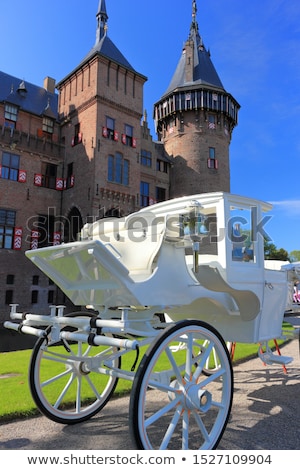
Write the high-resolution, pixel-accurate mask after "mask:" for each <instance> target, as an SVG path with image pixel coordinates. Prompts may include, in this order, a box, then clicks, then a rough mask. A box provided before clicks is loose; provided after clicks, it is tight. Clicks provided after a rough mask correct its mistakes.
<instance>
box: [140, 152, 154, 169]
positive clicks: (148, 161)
mask: <svg viewBox="0 0 300 470" xmlns="http://www.w3.org/2000/svg"><path fill="white" fill-rule="evenodd" d="M141 165H143V166H148V167H149V168H151V166H152V153H151V152H149V151H148V150H142V151H141Z"/></svg>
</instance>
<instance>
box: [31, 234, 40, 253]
mask: <svg viewBox="0 0 300 470" xmlns="http://www.w3.org/2000/svg"><path fill="white" fill-rule="evenodd" d="M39 236H40V232H39V231H38V230H31V243H30V249H31V250H36V249H37V248H38V246H39Z"/></svg>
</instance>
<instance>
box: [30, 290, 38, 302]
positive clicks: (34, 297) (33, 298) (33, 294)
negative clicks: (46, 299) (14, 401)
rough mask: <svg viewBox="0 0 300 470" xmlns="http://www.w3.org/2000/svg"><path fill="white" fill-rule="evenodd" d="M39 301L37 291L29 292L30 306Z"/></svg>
mask: <svg viewBox="0 0 300 470" xmlns="http://www.w3.org/2000/svg"><path fill="white" fill-rule="evenodd" d="M38 299H39V291H38V290H33V291H32V292H31V303H32V304H37V303H38Z"/></svg>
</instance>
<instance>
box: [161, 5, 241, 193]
mask: <svg viewBox="0 0 300 470" xmlns="http://www.w3.org/2000/svg"><path fill="white" fill-rule="evenodd" d="M196 15H197V4H196V1H195V0H193V2H192V23H191V27H190V32H189V37H188V39H187V41H186V43H185V45H184V48H183V51H182V54H181V58H180V60H179V62H178V65H177V68H176V71H175V73H174V75H173V78H172V80H171V82H170V85H169V87H168V89H167V91H166V92H165V93H164V95H163V96H162V98H161V99H160V100H159V101H158V102H157V103H156V104H155V105H154V119H155V121H156V132H157V135H158V140H159V141H161V142H163V144H164V146H165V150H166V152H167V154H168V155H169V156H170V157H172V158H173V163H174V164H173V168H172V174H171V181H170V183H171V186H170V188H171V189H170V197H180V196H183V195H189V194H197V193H203V192H211V191H230V168H229V145H230V141H231V137H232V132H233V129H234V127H235V126H236V125H237V120H238V111H239V108H240V106H239V104H238V103H237V101H236V100H235V99H234V98H233V97H232V96H231V95H230V94H229V93H227V92H226V90H225V89H224V87H223V84H222V82H221V80H220V78H219V76H218V74H217V72H216V70H215V67H214V65H213V63H212V61H211V57H210V52H209V51H208V50H207V49H206V48H205V46H204V44H203V41H202V38H201V36H200V34H199V28H198V23H197V16H196Z"/></svg>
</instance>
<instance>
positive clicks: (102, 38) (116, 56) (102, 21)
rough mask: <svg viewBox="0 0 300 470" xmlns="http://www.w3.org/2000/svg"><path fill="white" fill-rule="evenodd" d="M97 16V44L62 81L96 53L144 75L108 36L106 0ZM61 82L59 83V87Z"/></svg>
mask: <svg viewBox="0 0 300 470" xmlns="http://www.w3.org/2000/svg"><path fill="white" fill-rule="evenodd" d="M96 18H97V29H96V42H95V45H94V46H93V48H92V49H91V50H90V51H89V52H88V54H87V55H86V56H85V57H84V59H83V60H82V61H81V62H80V64H79V65H78V67H76V69H75V70H73V71H72V72H71V73H70V74H68V75H67V76H66V77H65V78H64V79H63V80H62V81H61V82H64V81H65V80H66V79H68V78H69V77H70V76H71V75H73V74H74V72H76V70H78V69H80V68H81V67H82V66H83V65H84V64H86V63H87V62H89V61H90V60H91V59H92V58H93V57H94V56H96V55H101V56H103V57H106V58H107V59H108V60H110V61H113V62H115V63H116V64H118V65H120V66H122V67H124V68H126V69H128V70H130V71H131V72H133V73H134V74H136V75H139V76H142V75H141V74H140V73H138V72H137V71H136V70H135V69H134V68H133V67H132V65H131V64H130V63H129V62H128V60H127V59H126V58H125V57H124V55H123V54H122V52H121V51H120V50H119V49H118V48H117V46H116V45H115V44H114V43H113V41H112V40H111V39H110V38H109V37H108V26H107V20H108V14H107V11H106V3H105V0H100V1H99V6H98V11H97V14H96ZM143 78H146V77H143ZM61 82H60V83H61ZM60 83H59V84H58V87H59V85H60Z"/></svg>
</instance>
